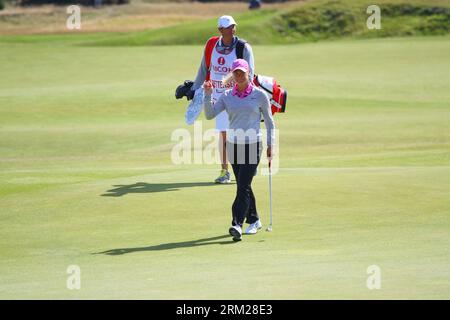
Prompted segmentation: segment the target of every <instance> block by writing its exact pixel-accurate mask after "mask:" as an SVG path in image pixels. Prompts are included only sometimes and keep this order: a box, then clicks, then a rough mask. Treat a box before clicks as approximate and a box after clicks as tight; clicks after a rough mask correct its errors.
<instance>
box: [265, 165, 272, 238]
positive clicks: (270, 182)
mask: <svg viewBox="0 0 450 320" xmlns="http://www.w3.org/2000/svg"><path fill="white" fill-rule="evenodd" d="M269 214H270V216H269V217H270V219H269V221H270V223H269V226H268V227H267V229H266V231H268V232H272V161H271V160H269Z"/></svg>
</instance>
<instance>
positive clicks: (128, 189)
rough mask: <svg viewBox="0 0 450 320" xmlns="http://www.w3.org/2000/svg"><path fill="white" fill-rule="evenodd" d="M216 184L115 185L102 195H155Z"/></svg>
mask: <svg viewBox="0 0 450 320" xmlns="http://www.w3.org/2000/svg"><path fill="white" fill-rule="evenodd" d="M217 185H218V184H216V183H214V182H182V183H146V182H137V183H133V184H119V185H114V186H113V187H115V188H114V189H110V190H107V191H106V193H104V194H102V196H104V197H121V196H123V195H125V194H128V193H153V192H165V191H176V190H179V189H181V188H190V187H211V186H217Z"/></svg>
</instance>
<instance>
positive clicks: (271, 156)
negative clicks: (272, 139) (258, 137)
mask: <svg viewBox="0 0 450 320" xmlns="http://www.w3.org/2000/svg"><path fill="white" fill-rule="evenodd" d="M272 158H273V152H272V146H268V147H267V159H268V160H269V161H272Z"/></svg>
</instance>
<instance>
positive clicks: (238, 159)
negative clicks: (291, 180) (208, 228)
mask: <svg viewBox="0 0 450 320" xmlns="http://www.w3.org/2000/svg"><path fill="white" fill-rule="evenodd" d="M231 71H232V72H231V73H230V74H229V75H228V76H227V77H226V78H225V79H224V80H223V82H224V84H225V85H226V84H227V83H231V82H233V83H234V85H233V86H232V88H231V89H228V90H226V91H225V92H224V93H223V94H222V95H221V96H220V97H219V99H218V100H217V101H216V103H215V104H214V105H213V103H212V92H213V85H212V83H211V81H205V83H204V85H203V87H204V90H205V101H204V104H205V115H206V118H207V119H208V120H210V119H213V118H214V117H216V116H217V115H219V114H220V113H221V112H223V111H226V112H227V114H228V119H229V123H230V125H229V129H228V130H227V148H226V151H227V153H228V157H229V159H230V162H231V165H232V167H233V172H234V175H235V177H236V183H237V191H236V198H235V199H234V202H233V206H232V215H233V220H232V222H231V227H230V229H229V232H230V234H231V235H232V236H233V240H234V241H239V240H241V237H242V225H243V224H244V219H245V218H246V217H247V223H249V224H250V226H249V227H248V228H247V229H246V233H247V234H255V233H256V232H258V229H261V227H262V223H261V221H260V219H259V216H258V212H257V210H256V200H255V195H254V194H253V191H252V187H251V184H252V180H253V176H254V174H255V172H256V170H257V167H258V164H259V160H260V156H261V151H262V142H261V135H262V134H261V132H260V119H261V114H262V115H263V117H264V123H265V126H266V129H267V157H268V158H269V160H270V159H271V158H272V156H273V154H272V146H273V145H274V142H275V124H274V121H273V118H272V112H271V110H270V103H269V98H268V97H267V96H266V94H265V93H264V92H263V91H262V90H260V89H258V88H256V87H254V86H253V84H252V83H251V82H250V81H249V72H250V67H249V65H248V63H247V61H245V60H244V59H236V60H235V61H233V64H232V69H231Z"/></svg>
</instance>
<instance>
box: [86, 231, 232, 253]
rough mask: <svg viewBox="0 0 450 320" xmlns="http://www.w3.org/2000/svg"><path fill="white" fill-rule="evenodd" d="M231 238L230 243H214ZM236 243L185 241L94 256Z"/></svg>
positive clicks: (222, 237) (210, 240) (215, 238)
mask: <svg viewBox="0 0 450 320" xmlns="http://www.w3.org/2000/svg"><path fill="white" fill-rule="evenodd" d="M225 238H229V239H230V240H228V241H214V240H220V239H225ZM233 243H236V242H234V241H233V240H231V237H230V236H229V235H223V236H217V237H212V238H203V239H198V240H191V241H183V242H170V243H162V244H158V245H156V246H148V247H136V248H119V249H111V250H107V251H103V252H96V253H93V254H106V255H109V256H118V255H122V254H127V253H133V252H140V251H161V250H170V249H178V248H190V247H199V246H208V245H217V244H218V245H224V244H233Z"/></svg>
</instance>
